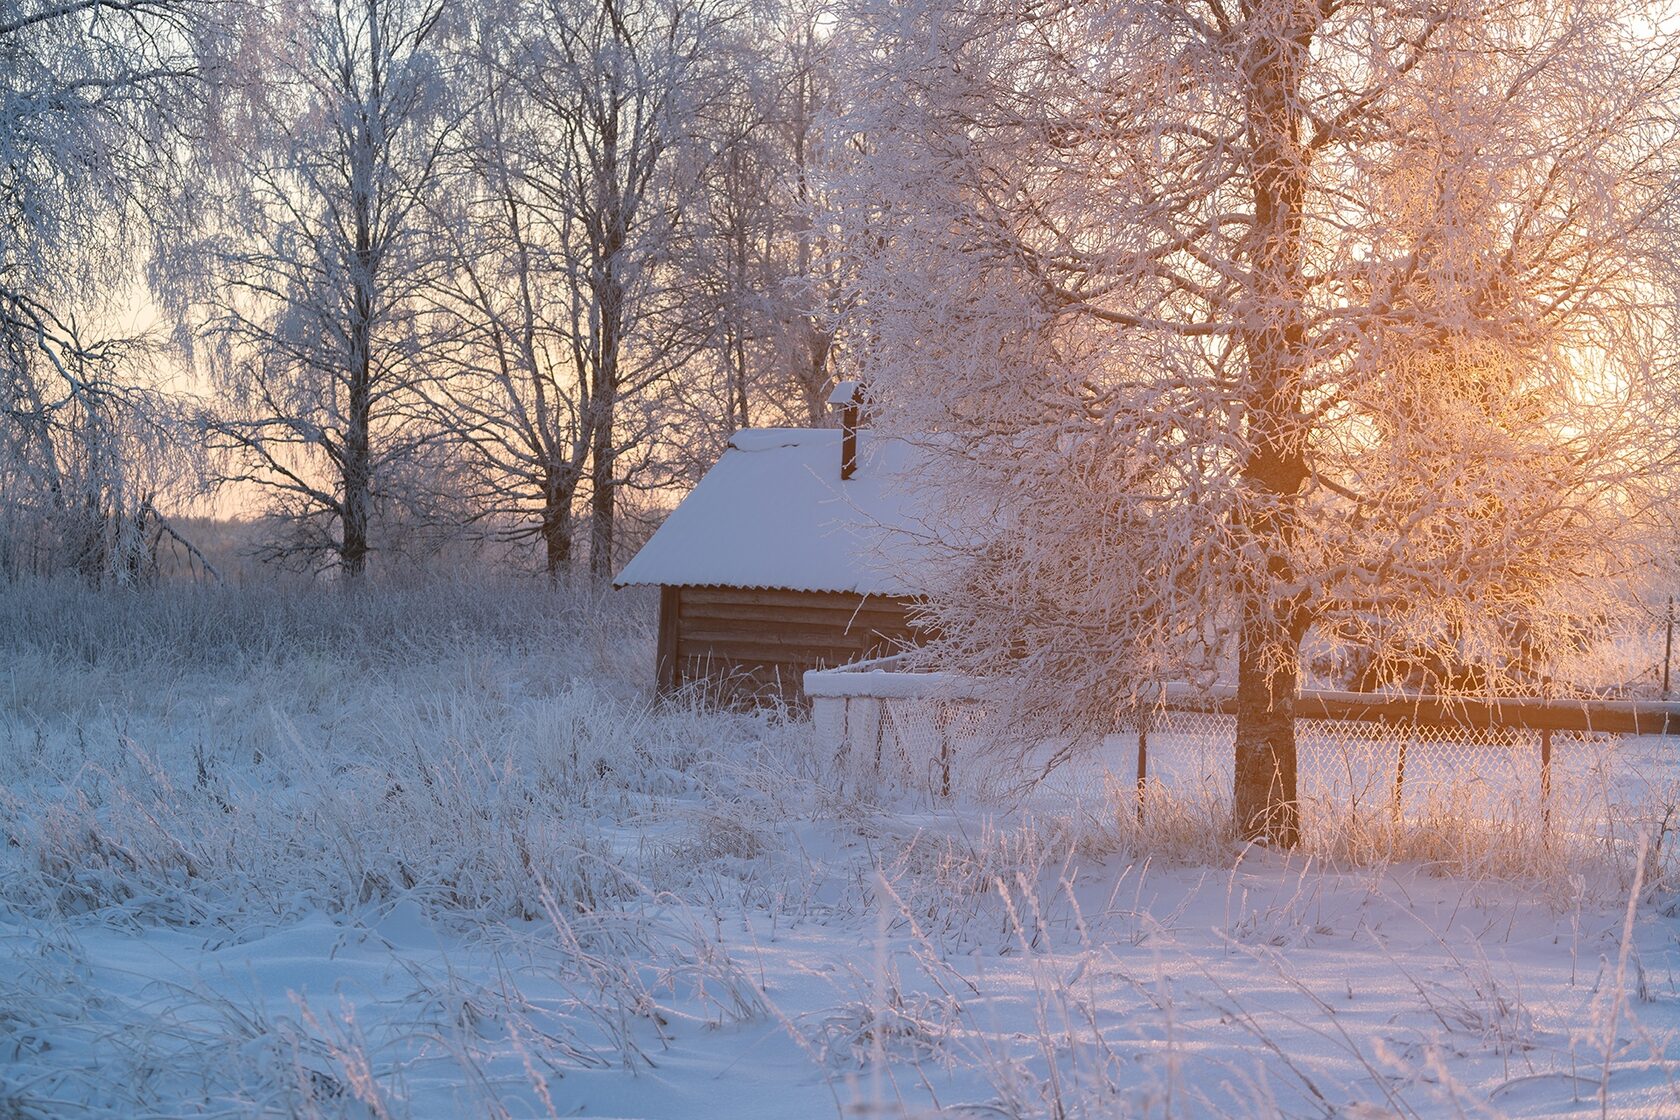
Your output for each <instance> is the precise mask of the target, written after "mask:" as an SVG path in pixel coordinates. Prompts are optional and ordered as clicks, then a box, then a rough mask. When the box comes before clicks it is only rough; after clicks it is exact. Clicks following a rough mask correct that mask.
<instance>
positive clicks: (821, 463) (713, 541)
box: [614, 428, 921, 595]
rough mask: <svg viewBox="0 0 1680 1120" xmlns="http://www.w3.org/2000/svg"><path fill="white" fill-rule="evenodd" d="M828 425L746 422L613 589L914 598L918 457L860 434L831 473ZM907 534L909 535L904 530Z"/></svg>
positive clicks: (834, 460) (833, 437)
mask: <svg viewBox="0 0 1680 1120" xmlns="http://www.w3.org/2000/svg"><path fill="white" fill-rule="evenodd" d="M840 438H841V433H840V431H839V430H838V429H833V428H748V429H745V430H743V431H739V432H736V433H735V435H734V437H733V438H732V439H730V441H729V447H728V449H727V450H726V451H724V453H723V457H722V458H721V459H719V460H718V462H717V465H716V466H714V467H713V468H712V469H711V470H710V471H707V472H706V477H704V478H702V479H701V480H700V484H699V485H698V486H696V487H695V488H694V490H693V491H692V492H691V493H690V494H689V495H688V497H687V498H685V499H683V501H682V504H681V505H679V506H677V508H676V509H675V510H673V511H671V515H670V516H669V517H667V518H666V519H665V523H664V524H663V525H661V526H660V527H659V530H658V531H657V532H656V533H654V534H653V537H652V539H650V540H649V541H648V542H647V544H645V545H643V546H642V550H641V551H640V552H638V553H637V554H636V555H635V558H634V559H632V560H631V561H630V563H628V564H626V565H625V566H624V570H623V571H621V572H619V574H618V579H617V580H615V581H614V585H615V586H618V587H625V586H631V585H635V584H663V585H680V586H685V587H699V586H711V587H741V588H761V589H766V590H769V589H776V590H787V591H849V592H857V593H862V594H870V595H908V594H914V593H915V588H914V587H912V586H911V584H913V583H914V582H915V580H914V571H915V570H916V565H917V561H918V555H917V554H918V553H919V552H920V551H921V550H920V549H919V548H918V547H917V545H916V544H915V540H914V535H915V528H916V523H917V518H916V515H915V512H914V495H913V493H912V491H913V489H914V487H913V486H909V485H907V484H906V483H907V479H908V478H910V477H911V476H913V475H914V473H915V468H916V464H917V461H918V458H919V454H920V453H919V452H918V451H917V450H916V449H914V448H913V447H911V446H910V445H908V444H906V443H903V442H902V441H899V440H894V439H888V438H884V437H877V436H876V435H875V433H873V432H870V431H868V430H863V431H860V432H858V468H857V473H856V475H854V476H853V477H852V478H851V479H849V480H847V481H845V482H842V481H841V480H840ZM901 530H905V531H908V532H903V531H901Z"/></svg>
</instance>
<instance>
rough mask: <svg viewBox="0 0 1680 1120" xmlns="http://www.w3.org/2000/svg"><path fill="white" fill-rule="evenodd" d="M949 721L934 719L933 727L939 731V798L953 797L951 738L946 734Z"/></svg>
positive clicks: (936, 717)
mask: <svg viewBox="0 0 1680 1120" xmlns="http://www.w3.org/2000/svg"><path fill="white" fill-rule="evenodd" d="M947 722H948V721H947V720H944V719H941V718H939V717H938V716H935V717H934V721H933V726H934V727H935V728H937V729H938V731H939V796H941V797H950V796H951V736H950V735H948V734H946V723H947Z"/></svg>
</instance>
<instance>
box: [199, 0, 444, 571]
mask: <svg viewBox="0 0 1680 1120" xmlns="http://www.w3.org/2000/svg"><path fill="white" fill-rule="evenodd" d="M450 12H451V8H450V6H449V5H448V4H446V3H444V2H443V0H298V2H296V3H291V4H287V5H283V6H275V7H274V8H272V9H268V10H264V11H263V12H261V13H260V15H259V17H258V18H256V19H255V21H254V22H253V24H252V26H250V27H249V28H247V29H246V33H245V38H244V40H243V47H242V50H241V52H240V56H239V61H240V63H241V65H242V67H243V70H242V71H241V72H239V73H236V75H235V76H236V77H238V78H241V79H242V80H241V81H240V84H239V85H238V86H236V87H235V88H234V89H233V90H232V91H230V95H229V98H228V101H227V104H226V105H225V107H224V111H223V113H222V114H221V115H220V117H219V118H218V119H217V120H216V121H215V122H214V128H215V129H217V130H218V131H214V132H213V134H212V136H211V137H210V144H209V146H208V150H209V153H210V156H211V162H210V167H209V170H210V172H211V174H212V175H213V176H214V178H213V182H214V184H215V185H214V188H213V189H212V191H210V192H207V193H206V195H205V196H204V197H203V198H202V200H201V202H202V204H203V205H204V208H205V210H206V212H207V213H208V215H209V217H208V219H207V221H206V222H205V225H206V226H207V230H206V232H205V233H204V235H202V236H201V237H199V238H197V239H196V240H194V241H192V242H191V243H190V244H187V245H185V246H184V247H183V248H182V250H181V251H180V252H178V253H176V254H174V255H173V256H172V258H171V259H170V262H169V265H170V267H172V268H174V269H175V270H177V273H178V276H179V280H178V284H179V296H180V299H181V301H182V302H183V303H186V304H190V305H191V306H192V307H193V308H194V309H195V314H196V318H197V322H198V324H199V327H200V330H201V332H202V334H203V337H204V338H205V339H206V340H207V347H206V352H207V353H208V355H209V357H210V364H211V368H212V370H213V372H214V373H215V374H216V377H217V380H218V383H219V385H220V386H221V388H222V390H223V392H224V400H225V407H224V408H223V409H222V410H221V412H220V414H219V415H218V417H217V422H216V424H215V426H214V429H213V431H214V435H215V437H216V444H217V450H218V451H219V452H220V453H221V454H222V455H223V457H224V458H223V462H224V463H225V468H224V479H225V481H228V482H234V483H240V484H244V485H247V486H250V487H254V488H256V489H257V491H258V492H260V493H263V494H264V495H266V497H267V511H268V512H269V514H270V515H271V516H272V517H274V518H275V519H276V521H277V522H278V524H279V526H280V532H279V534H278V535H277V536H276V537H275V538H274V539H273V540H272V541H271V542H270V544H269V546H268V555H270V556H272V557H275V558H282V559H284V558H302V559H304V560H305V561H306V562H308V563H312V564H319V563H320V562H321V561H323V560H325V562H326V563H327V564H329V565H331V566H335V567H336V568H337V570H338V571H339V572H340V573H341V574H342V576H344V577H345V578H347V579H355V578H356V577H358V576H360V575H361V574H362V573H363V572H364V571H365V569H366V567H367V563H368V557H369V555H370V553H371V552H372V551H373V549H374V547H375V544H374V540H373V525H374V521H375V513H376V510H377V508H378V507H379V506H380V505H381V503H386V504H392V503H401V502H402V501H403V500H404V494H403V487H402V485H400V482H401V480H402V479H403V478H404V476H405V474H408V473H409V472H410V471H411V470H412V468H413V466H414V464H415V461H416V457H417V455H418V453H419V451H420V450H421V449H422V448H423V447H424V446H425V444H426V443H427V442H428V441H429V440H430V438H431V436H432V432H431V431H430V430H428V429H427V428H425V427H424V426H423V425H421V424H419V423H417V411H418V409H417V402H418V400H419V396H418V394H417V392H416V388H417V386H418V383H419V382H421V381H422V380H424V379H425V378H427V377H428V376H429V375H430V374H429V371H428V368H427V364H426V361H425V354H426V353H427V351H428V350H429V348H430V346H431V340H430V339H429V337H428V335H427V324H426V322H425V320H424V318H423V317H422V315H421V310H422V305H421V303H420V301H419V299H418V298H417V292H418V291H419V290H420V289H421V288H422V287H423V285H424V284H425V283H426V282H427V280H428V278H429V277H430V276H432V275H434V273H435V270H436V268H437V267H438V256H439V254H438V253H437V249H436V238H435V233H434V231H433V230H432V229H431V227H430V226H429V224H428V222H427V216H428V211H427V208H426V204H427V203H428V201H429V200H432V199H434V198H435V197H437V196H438V195H440V194H441V193H442V191H443V188H444V183H445V180H446V178H447V175H448V173H449V169H450V161H451V158H452V157H453V156H454V155H455V154H456V147H455V137H456V134H457V131H458V124H459V120H460V118H461V116H462V115H463V113H464V108H463V106H464V104H465V102H464V101H463V100H462V98H461V97H460V96H459V93H460V91H458V90H452V89H451V87H450V85H449V78H450V74H449V72H448V70H447V66H446V61H447V57H448V55H447V53H446V51H445V49H444V48H445V45H446V40H447V38H448V36H449V34H450V31H451V25H450V24H449V22H448V18H447V17H448V16H449V14H450Z"/></svg>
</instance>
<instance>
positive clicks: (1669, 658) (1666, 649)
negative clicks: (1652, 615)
mask: <svg viewBox="0 0 1680 1120" xmlns="http://www.w3.org/2000/svg"><path fill="white" fill-rule="evenodd" d="M1673 664H1674V596H1672V595H1670V596H1669V597H1668V635H1667V637H1665V638H1664V639H1663V691H1662V698H1663V699H1664V700H1667V699H1668V670H1669V666H1671V665H1673Z"/></svg>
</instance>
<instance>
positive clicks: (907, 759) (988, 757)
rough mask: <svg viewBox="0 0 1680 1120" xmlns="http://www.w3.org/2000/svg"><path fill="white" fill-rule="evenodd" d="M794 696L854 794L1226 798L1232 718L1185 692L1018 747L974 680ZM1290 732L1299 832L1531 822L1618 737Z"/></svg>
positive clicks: (1596, 766) (815, 678) (1431, 728)
mask: <svg viewBox="0 0 1680 1120" xmlns="http://www.w3.org/2000/svg"><path fill="white" fill-rule="evenodd" d="M807 691H808V693H809V694H810V695H811V698H812V702H813V716H814V720H815V723H816V732H817V736H818V741H819V743H821V744H823V747H824V749H826V750H828V751H832V752H833V754H832V757H833V759H834V761H835V762H836V763H837V764H838V767H839V773H840V774H841V775H842V776H843V779H844V780H845V781H848V782H850V783H852V784H854V785H855V786H856V787H857V788H859V789H864V788H868V787H875V788H881V787H887V788H893V789H898V790H901V791H906V792H910V793H913V794H916V795H919V796H921V797H925V798H927V799H929V800H935V799H945V798H952V797H955V798H960V799H964V800H975V801H980V802H983V803H992V804H999V805H1003V804H1011V805H1020V804H1026V805H1029V806H1039V807H1044V808H1052V807H1054V808H1058V809H1074V810H1078V809H1082V808H1084V809H1093V810H1099V811H1104V812H1107V811H1114V810H1120V811H1133V812H1136V813H1138V814H1139V815H1140V816H1142V815H1146V814H1147V813H1148V812H1149V811H1150V809H1151V806H1152V805H1156V804H1160V803H1162V802H1163V801H1167V800H1171V801H1174V802H1177V803H1184V802H1186V801H1190V802H1196V803H1200V804H1204V805H1207V806H1210V807H1213V808H1216V809H1217V808H1220V807H1224V808H1226V809H1228V806H1229V804H1230V798H1231V776H1232V772H1233V766H1232V752H1233V746H1234V742H1235V734H1236V719H1235V717H1234V716H1232V715H1229V714H1225V713H1223V712H1221V711H1219V710H1217V707H1218V706H1217V705H1212V704H1203V705H1198V704H1196V703H1195V702H1194V698H1189V699H1188V701H1187V699H1186V697H1184V696H1182V695H1180V696H1179V697H1178V699H1177V702H1175V703H1172V704H1166V703H1163V704H1162V705H1160V706H1155V707H1151V708H1147V709H1144V710H1143V711H1142V712H1141V713H1139V714H1134V715H1131V716H1128V717H1125V718H1123V719H1121V720H1120V721H1119V722H1118V724H1117V726H1116V727H1115V728H1114V730H1113V732H1112V733H1111V734H1109V735H1107V736H1105V737H1103V738H1102V739H1101V740H1100V741H1091V742H1084V743H1056V742H1043V743H1038V744H1035V745H1032V746H1030V747H1027V748H1022V747H1021V745H1020V744H1019V743H1008V742H1002V741H1000V740H1001V739H1003V738H1006V737H1004V736H1000V735H999V734H998V730H999V729H997V728H994V727H992V726H991V724H990V723H989V720H988V716H989V711H988V707H987V704H986V701H985V698H984V690H983V689H979V688H976V687H974V686H973V685H972V684H965V683H964V682H961V681H958V680H955V679H953V678H950V677H946V676H943V675H941V674H910V673H892V672H864V673H852V674H848V672H847V670H833V671H828V672H825V673H822V674H812V675H811V676H810V677H808V678H807ZM1140 715H1141V720H1140V718H1139V716H1140ZM1140 725H1141V726H1140ZM1296 742H1297V770H1298V796H1299V801H1300V809H1301V814H1302V824H1303V826H1304V827H1306V828H1309V829H1311V828H1315V827H1317V826H1327V825H1330V824H1331V822H1335V823H1336V824H1338V825H1346V823H1347V822H1349V821H1350V820H1354V821H1365V822H1378V823H1380V822H1382V821H1384V820H1387V821H1392V822H1395V823H1398V822H1400V821H1402V820H1404V819H1413V820H1419V819H1431V818H1440V817H1443V816H1448V815H1451V816H1459V815H1463V814H1465V813H1467V812H1479V813H1481V814H1483V815H1484V816H1488V817H1492V816H1496V815H1497V816H1499V817H1501V818H1504V819H1519V820H1532V821H1534V822H1542V821H1544V820H1545V819H1546V818H1547V817H1548V815H1549V814H1550V812H1551V811H1552V807H1553V805H1554V804H1556V803H1560V801H1561V803H1562V804H1566V805H1570V806H1572V807H1573V806H1578V805H1579V804H1580V803H1581V800H1582V799H1581V798H1580V797H1579V796H1576V795H1578V794H1580V793H1581V792H1582V791H1583V790H1584V789H1587V788H1588V787H1591V786H1593V785H1594V783H1598V784H1599V785H1603V783H1604V782H1605V770H1606V766H1607V760H1608V759H1610V758H1612V757H1613V756H1614V754H1615V752H1616V748H1617V746H1618V744H1619V742H1620V738H1619V736H1617V735H1615V734H1612V733H1606V732H1590V731H1560V730H1546V729H1544V728H1540V727H1535V726H1526V725H1524V724H1523V723H1522V722H1521V720H1520V717H1513V718H1512V720H1511V722H1507V723H1503V724H1486V723H1484V724H1481V725H1474V724H1468V723H1467V724H1463V725H1454V724H1451V723H1422V722H1417V721H1413V720H1396V719H1374V718H1372V719H1320V718H1307V719H1300V720H1298V721H1297V723H1296ZM1560 795H1561V796H1560ZM1601 800H1602V799H1601Z"/></svg>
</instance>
